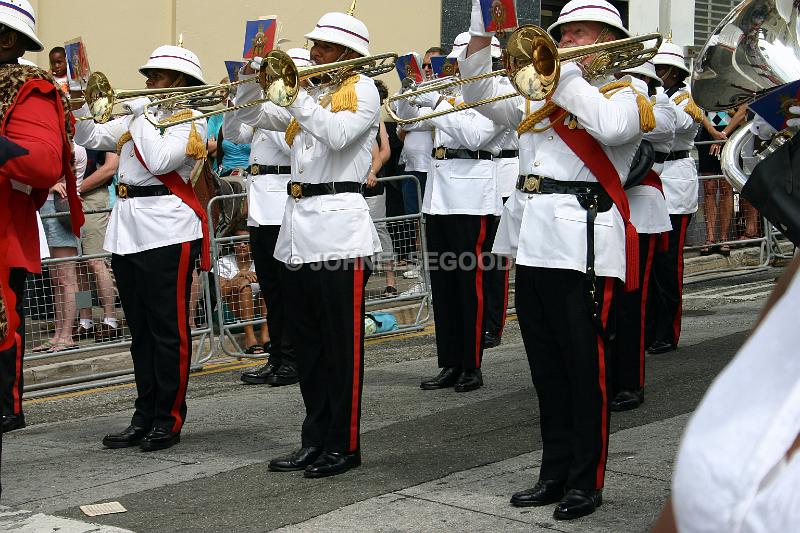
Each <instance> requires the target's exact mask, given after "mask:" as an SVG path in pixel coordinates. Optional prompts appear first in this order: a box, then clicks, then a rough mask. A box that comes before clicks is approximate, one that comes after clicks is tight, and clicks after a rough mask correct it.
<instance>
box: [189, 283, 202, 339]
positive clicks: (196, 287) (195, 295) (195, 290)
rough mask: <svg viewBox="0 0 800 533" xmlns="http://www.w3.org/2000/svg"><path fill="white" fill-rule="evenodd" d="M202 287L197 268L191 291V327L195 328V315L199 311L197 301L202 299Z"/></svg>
mask: <svg viewBox="0 0 800 533" xmlns="http://www.w3.org/2000/svg"><path fill="white" fill-rule="evenodd" d="M201 291H202V288H201V287H200V276H199V274H198V273H197V269H195V270H193V271H192V290H191V291H190V292H189V327H190V328H193V327H195V325H196V324H197V322H196V319H197V318H198V317H196V316H195V314H196V312H197V302H199V301H200V294H201Z"/></svg>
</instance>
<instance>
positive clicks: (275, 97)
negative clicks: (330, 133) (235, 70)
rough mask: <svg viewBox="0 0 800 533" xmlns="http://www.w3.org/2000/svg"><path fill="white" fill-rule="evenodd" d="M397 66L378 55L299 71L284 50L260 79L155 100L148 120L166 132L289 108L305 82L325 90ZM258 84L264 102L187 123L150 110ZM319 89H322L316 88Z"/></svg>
mask: <svg viewBox="0 0 800 533" xmlns="http://www.w3.org/2000/svg"><path fill="white" fill-rule="evenodd" d="M396 62H397V54H379V55H374V56H367V57H359V58H356V59H348V60H345V61H337V62H334V63H328V64H327V65H312V66H310V67H301V68H298V67H297V65H295V64H294V61H293V60H292V58H291V57H290V56H289V54H287V53H286V52H283V51H281V50H273V51H271V52H270V53H269V54H267V55H266V56H265V57H264V59H263V60H262V62H261V69H260V70H259V73H258V76H256V77H254V78H248V79H244V80H239V81H236V82H232V83H223V84H220V85H211V86H207V87H203V88H200V89H199V90H196V91H193V92H186V93H182V94H177V95H175V96H171V97H168V98H164V99H160V100H156V101H154V102H152V103H150V104H148V105H146V106H145V113H144V114H145V117H146V118H147V120H149V121H150V122H151V123H152V124H153V125H155V126H157V127H159V128H161V129H166V128H169V127H172V126H177V125H178V124H185V123H186V122H191V121H193V120H198V119H201V118H208V117H212V116H214V115H219V114H221V113H227V112H228V111H234V110H237V109H244V108H247V107H252V106H256V105H261V104H263V103H266V102H272V103H273V104H275V105H277V106H280V107H286V106H289V105H291V104H292V102H294V101H295V99H297V95H298V93H299V92H300V84H301V82H303V81H310V80H311V79H312V78H323V77H324V78H327V81H325V82H324V83H323V84H322V86H327V85H331V86H333V85H338V84H340V83H341V82H342V81H344V80H345V79H346V78H348V77H349V76H352V75H354V74H361V75H363V76H368V77H370V78H372V77H375V76H380V75H381V74H386V73H387V72H391V71H392V70H394V68H395V63H396ZM253 82H257V83H258V84H259V85H260V86H261V89H262V90H263V91H264V95H265V97H264V98H261V99H257V100H253V101H252V102H248V103H246V104H239V105H235V106H232V107H226V108H223V109H217V110H214V111H209V112H206V113H203V114H201V115H198V116H194V117H187V118H186V119H182V120H176V121H174V122H170V123H169V124H159V123H158V122H157V121H156V119H155V116H154V115H153V114H152V113H149V112H148V111H149V109H150V108H151V107H154V106H172V105H176V104H181V103H183V102H185V101H186V100H192V99H194V100H197V99H202V98H203V97H204V96H205V95H207V94H208V93H212V92H214V91H229V90H231V89H232V88H234V87H237V86H239V85H242V84H245V83H253ZM317 86H318V87H319V86H320V85H317Z"/></svg>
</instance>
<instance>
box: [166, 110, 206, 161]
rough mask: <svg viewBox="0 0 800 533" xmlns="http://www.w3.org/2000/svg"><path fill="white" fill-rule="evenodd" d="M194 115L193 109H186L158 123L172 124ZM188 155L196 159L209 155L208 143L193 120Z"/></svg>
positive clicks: (187, 143)
mask: <svg viewBox="0 0 800 533" xmlns="http://www.w3.org/2000/svg"><path fill="white" fill-rule="evenodd" d="M193 115H194V113H193V112H192V110H191V109H184V110H182V111H178V112H177V113H175V114H173V115H170V116H168V117H167V118H163V119H161V120H159V121H158V123H159V124H162V125H163V124H171V123H173V122H177V121H179V120H185V119H187V118H190V117H192V116H193ZM186 155H187V156H189V157H191V158H192V159H196V160H200V159H205V158H206V157H208V152H207V151H206V143H204V142H203V138H202V137H200V133H199V132H198V131H197V127H196V126H195V123H194V122H192V129H191V130H189V140H188V141H187V142H186Z"/></svg>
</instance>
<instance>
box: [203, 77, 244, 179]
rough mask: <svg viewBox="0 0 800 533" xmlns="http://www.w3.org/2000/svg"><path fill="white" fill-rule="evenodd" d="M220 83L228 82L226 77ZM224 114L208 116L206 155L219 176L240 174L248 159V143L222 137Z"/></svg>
mask: <svg viewBox="0 0 800 533" xmlns="http://www.w3.org/2000/svg"><path fill="white" fill-rule="evenodd" d="M220 83H228V78H223V79H222V80H221V81H220ZM224 119H225V115H224V114H219V115H214V116H213V117H209V118H208V142H207V143H206V144H207V148H208V157H209V158H211V160H212V161H214V163H215V164H216V169H217V171H218V172H219V175H220V176H230V175H231V174H233V173H235V172H234V171H235V170H236V169H239V172H236V175H241V170H243V169H245V168H247V164H248V162H249V160H250V144H249V143H248V144H236V143H234V142H231V141H228V140H226V139H224V138H223V135H222V122H223V120H224Z"/></svg>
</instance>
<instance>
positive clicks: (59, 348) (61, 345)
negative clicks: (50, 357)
mask: <svg viewBox="0 0 800 533" xmlns="http://www.w3.org/2000/svg"><path fill="white" fill-rule="evenodd" d="M76 348H78V345H77V344H75V343H66V342H54V343H52V344H51V347H50V349H49V350H47V353H56V352H66V351H67V350H75V349H76Z"/></svg>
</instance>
